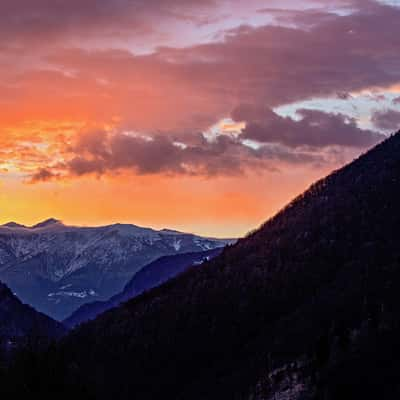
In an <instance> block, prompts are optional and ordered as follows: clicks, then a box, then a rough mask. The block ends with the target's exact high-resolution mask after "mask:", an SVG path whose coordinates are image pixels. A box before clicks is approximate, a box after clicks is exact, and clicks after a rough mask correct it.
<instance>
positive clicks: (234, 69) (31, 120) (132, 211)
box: [0, 0, 400, 237]
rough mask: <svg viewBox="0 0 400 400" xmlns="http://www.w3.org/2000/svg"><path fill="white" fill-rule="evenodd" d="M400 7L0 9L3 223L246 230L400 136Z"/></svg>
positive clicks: (148, 4)
mask: <svg viewBox="0 0 400 400" xmlns="http://www.w3.org/2000/svg"><path fill="white" fill-rule="evenodd" d="M399 33H400V0H396V1H395V0H391V1H389V0H387V1H383V0H381V1H377V0H376V1H375V0H329V1H328V0H279V1H278V0H68V1H67V0H2V1H1V2H0V93H1V95H0V223H5V222H8V221H11V220H13V221H17V222H20V223H25V224H34V223H36V222H38V221H39V220H42V219H45V218H48V217H55V218H58V219H61V220H63V221H64V222H65V223H67V224H78V225H101V224H110V223H115V222H126V223H134V224H137V225H142V226H151V227H155V228H165V227H168V228H172V229H178V230H183V231H191V232H195V233H199V234H205V235H213V236H220V237H222V236H227V237H233V236H240V235H243V234H245V233H246V232H248V231H249V230H251V229H254V228H256V227H257V226H258V225H260V224H261V223H262V222H263V221H264V220H266V219H267V218H268V217H270V216H272V215H273V214H274V213H275V212H276V211H277V210H279V209H280V208H281V207H282V206H284V205H285V203H286V202H288V201H290V200H291V198H292V197H293V196H295V195H297V194H299V193H301V192H302V191H303V190H304V189H306V188H307V186H309V185H310V184H311V183H312V182H313V181H314V180H316V179H318V178H321V177H323V176H324V175H326V174H327V173H329V172H330V171H332V170H334V169H336V168H338V167H340V166H342V165H343V164H344V163H346V162H348V161H350V160H352V159H353V158H354V157H356V156H358V155H359V154H361V153H363V152H365V151H366V150H367V149H368V148H370V147H371V146H373V145H374V144H376V143H378V142H380V141H381V140H383V139H384V138H385V137H386V135H388V134H389V133H392V132H394V131H396V130H397V129H399V128H400V34H399Z"/></svg>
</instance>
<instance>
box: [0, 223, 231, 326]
mask: <svg viewBox="0 0 400 400" xmlns="http://www.w3.org/2000/svg"><path fill="white" fill-rule="evenodd" d="M228 242H229V241H226V240H219V239H209V238H202V237H199V236H194V235H191V234H185V233H180V232H176V231H170V230H162V231H155V230H152V229H148V228H140V227H137V226H134V225H120V224H117V225H111V226H105V227H98V228H80V227H73V226H65V225H63V224H62V223H61V222H60V221H57V220H55V219H50V220H47V221H44V222H42V223H39V224H37V225H35V226H33V227H31V228H28V227H25V226H22V225H18V224H16V223H8V224H6V225H3V226H1V227H0V279H1V280H3V282H5V283H6V284H7V285H9V286H10V287H11V288H12V290H13V291H14V292H15V293H16V294H17V296H18V297H19V298H21V299H22V301H24V302H26V303H29V304H31V305H33V306H34V307H35V308H36V309H38V310H39V311H42V312H45V313H46V314H48V315H50V316H52V317H53V318H56V319H59V320H61V319H63V318H65V317H67V316H68V315H69V314H71V313H72V312H73V311H75V310H76V309H77V308H78V307H79V306H81V305H82V304H85V303H87V302H91V301H94V300H106V299H108V298H109V297H110V296H112V295H114V294H116V293H118V292H119V291H121V290H122V289H123V287H124V285H125V284H126V283H127V282H128V280H129V279H130V278H131V277H132V276H133V275H134V274H135V273H136V272H138V271H139V270H140V269H141V268H142V267H143V266H144V265H146V264H148V263H150V262H152V261H154V260H155V259H157V258H159V257H161V256H163V255H169V254H181V253H187V252H192V251H201V250H207V249H214V248H218V247H223V246H224V245H225V244H226V243H228Z"/></svg>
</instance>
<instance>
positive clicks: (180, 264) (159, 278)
mask: <svg viewBox="0 0 400 400" xmlns="http://www.w3.org/2000/svg"><path fill="white" fill-rule="evenodd" d="M221 252H222V247H221V248H218V249H213V250H204V251H198V252H194V253H183V254H174V255H172V256H164V257H160V258H158V259H157V260H155V261H153V262H152V263H150V264H148V265H146V266H145V267H143V268H142V269H141V270H140V271H139V272H138V273H136V274H135V275H134V276H133V278H132V279H131V280H130V281H129V282H128V283H127V284H126V285H125V287H124V290H123V291H122V292H120V293H118V294H116V295H115V296H113V297H111V298H110V299H109V300H107V301H95V302H92V303H87V304H84V305H83V306H81V307H79V308H78V309H77V310H76V311H75V312H73V313H72V314H71V315H70V316H69V317H68V318H67V319H65V320H64V321H63V323H64V325H65V326H68V327H71V328H73V327H74V326H77V325H79V324H81V323H83V322H86V321H89V320H91V319H94V318H96V317H97V316H98V315H100V314H101V313H103V312H105V311H108V310H111V309H112V308H114V307H117V306H118V305H120V304H121V303H123V302H125V301H128V300H130V299H132V298H133V297H135V296H138V295H139V294H141V293H143V292H144V291H146V290H150V289H152V288H154V287H156V286H158V285H161V284H162V283H164V282H166V281H168V279H171V278H173V277H175V276H176V275H179V274H180V273H182V272H183V271H185V270H186V269H187V268H189V267H190V266H192V265H195V264H200V263H203V262H204V261H208V260H210V259H212V258H214V257H216V256H217V255H218V254H220V253H221Z"/></svg>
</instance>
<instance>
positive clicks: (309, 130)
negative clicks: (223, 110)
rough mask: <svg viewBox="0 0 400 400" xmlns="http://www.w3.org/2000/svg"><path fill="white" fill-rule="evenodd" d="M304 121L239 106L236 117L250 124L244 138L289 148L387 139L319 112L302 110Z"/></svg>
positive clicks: (348, 120)
mask: <svg viewBox="0 0 400 400" xmlns="http://www.w3.org/2000/svg"><path fill="white" fill-rule="evenodd" d="M297 114H298V115H299V117H300V118H301V119H300V120H294V119H292V118H289V117H282V116H280V115H278V114H276V113H275V112H274V111H272V110H270V109H265V108H254V107H252V106H242V107H238V108H237V109H236V110H235V111H234V112H233V114H232V117H233V118H234V119H235V120H237V121H244V122H246V128H245V129H244V131H243V134H242V137H243V138H247V139H251V140H255V141H258V142H261V143H271V142H272V143H281V144H283V145H285V146H288V147H293V148H296V147H301V146H310V147H316V148H323V147H328V146H347V147H360V148H361V147H369V146H372V145H373V144H376V143H378V142H379V141H381V140H383V139H384V138H385V136H384V135H381V134H379V133H376V132H373V131H370V130H363V129H360V128H359V127H358V126H357V122H356V120H355V119H352V118H349V117H347V116H345V115H342V114H332V113H325V112H322V111H318V110H306V109H302V110H298V111H297Z"/></svg>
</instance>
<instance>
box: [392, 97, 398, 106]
mask: <svg viewBox="0 0 400 400" xmlns="http://www.w3.org/2000/svg"><path fill="white" fill-rule="evenodd" d="M392 103H393V104H396V105H397V104H400V97H396V98H395V99H393V101H392Z"/></svg>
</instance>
